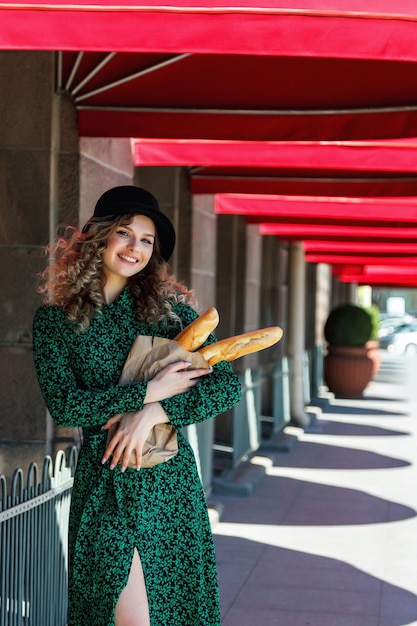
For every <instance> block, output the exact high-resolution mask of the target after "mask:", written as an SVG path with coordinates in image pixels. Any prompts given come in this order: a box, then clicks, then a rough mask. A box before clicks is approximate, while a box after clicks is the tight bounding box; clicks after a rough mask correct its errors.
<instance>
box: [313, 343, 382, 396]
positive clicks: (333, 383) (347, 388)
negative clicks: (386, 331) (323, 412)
mask: <svg viewBox="0 0 417 626" xmlns="http://www.w3.org/2000/svg"><path fill="white" fill-rule="evenodd" d="M379 366H380V354H379V347H378V342H377V341H369V342H368V343H367V344H366V345H365V346H363V347H359V348H356V347H355V348H353V347H350V346H328V352H327V354H326V356H325V357H324V380H325V382H326V385H327V386H328V388H329V390H330V391H332V392H333V393H334V395H335V396H336V397H337V398H360V397H361V396H362V394H363V392H364V390H365V389H366V387H367V386H368V384H369V383H370V382H371V380H372V379H373V378H374V377H375V375H376V373H377V371H378V369H379Z"/></svg>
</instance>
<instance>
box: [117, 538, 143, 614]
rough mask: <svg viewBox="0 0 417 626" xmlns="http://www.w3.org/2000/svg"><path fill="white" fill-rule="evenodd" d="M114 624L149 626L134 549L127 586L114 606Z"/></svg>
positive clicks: (140, 567)
mask: <svg viewBox="0 0 417 626" xmlns="http://www.w3.org/2000/svg"><path fill="white" fill-rule="evenodd" d="M114 624H115V626H150V619H149V609H148V597H147V595H146V587H145V578H144V576H143V570H142V563H141V562H140V558H139V554H138V551H137V550H136V548H135V551H134V553H133V560H132V567H131V569H130V574H129V579H128V581H127V585H126V587H125V588H124V589H123V591H122V593H121V594H120V598H119V599H118V601H117V604H116V610H115V613H114Z"/></svg>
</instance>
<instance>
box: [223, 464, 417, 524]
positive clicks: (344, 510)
mask: <svg viewBox="0 0 417 626" xmlns="http://www.w3.org/2000/svg"><path fill="white" fill-rule="evenodd" d="M216 500H217V501H218V502H221V503H222V504H223V505H224V515H223V517H222V522H226V523H242V524H273V525H278V526H279V525H285V526H288V525H292V526H338V525H342V526H345V525H351V524H382V523H388V522H395V521H400V520H406V519H410V518H413V517H416V511H415V510H414V509H412V508H411V507H408V506H405V505H402V504H398V503H396V502H392V501H390V500H386V499H384V498H379V497H377V496H373V495H371V494H368V493H365V492H363V491H360V490H358V489H350V488H346V487H334V486H331V485H324V484H320V483H317V482H308V481H303V480H298V479H295V478H287V477H282V476H280V477H275V476H267V477H265V478H264V480H263V481H262V484H261V485H260V486H259V487H258V489H257V490H256V492H255V493H254V494H252V495H251V498H250V506H248V500H246V499H244V500H242V498H240V497H236V496H217V497H216Z"/></svg>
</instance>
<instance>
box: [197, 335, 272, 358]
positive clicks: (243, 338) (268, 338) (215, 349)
mask: <svg viewBox="0 0 417 626" xmlns="http://www.w3.org/2000/svg"><path fill="white" fill-rule="evenodd" d="M282 334H283V330H282V328H280V327H279V326H270V327H269V328H260V329H259V330H252V331H251V332H248V333H244V334H243V335H236V336H235V337H228V338H227V339H222V340H221V341H217V342H216V343H212V344H210V345H209V346H204V348H200V350H199V352H200V354H201V355H202V356H203V357H204V358H205V360H206V361H207V362H208V363H209V365H216V363H218V362H219V361H234V360H235V359H238V358H240V357H241V356H244V355H245V354H250V353H251V352H258V351H259V350H264V349H265V348H269V347H270V346H273V345H274V343H278V341H279V340H280V339H281V337H282Z"/></svg>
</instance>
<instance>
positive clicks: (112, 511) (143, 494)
mask: <svg viewBox="0 0 417 626" xmlns="http://www.w3.org/2000/svg"><path fill="white" fill-rule="evenodd" d="M175 312H176V313H177V314H178V316H179V318H180V319H181V321H182V326H181V324H180V323H178V322H172V323H170V324H169V325H168V326H164V325H156V326H152V325H148V324H141V323H139V322H138V321H137V320H136V319H135V314H134V307H133V298H132V296H131V293H130V290H129V288H126V289H125V290H124V291H123V292H122V294H121V295H120V296H119V297H118V298H117V300H115V302H113V303H111V304H109V305H106V306H105V307H104V310H103V312H101V313H100V314H97V315H96V316H95V317H94V318H93V320H92V321H91V324H90V326H89V328H88V329H87V330H86V331H84V332H77V330H76V329H75V327H74V325H73V324H71V323H70V322H68V321H67V319H66V317H65V314H64V312H63V310H62V309H61V308H59V307H56V306H46V305H45V306H42V307H40V308H39V309H38V311H37V313H36V315H35V319H34V324H33V341H34V360H35V366H36V370H37V374H38V379H39V384H40V387H41V390H42V393H43V396H44V399H45V402H46V404H47V406H48V409H49V411H50V413H51V415H52V418H53V419H54V421H55V422H56V424H58V425H60V426H68V427H73V426H79V427H82V429H83V436H84V442H83V445H82V448H81V451H80V456H79V461H78V465H77V470H76V475H75V480H74V488H73V494H72V502H71V512H70V531H69V549H70V567H69V614H68V626H92V624H94V626H112V625H113V624H114V608H115V605H116V602H117V599H118V597H119V595H120V593H121V591H122V590H123V588H124V587H125V585H126V583H127V579H128V575H129V569H130V564H131V562H132V557H133V551H134V549H135V547H136V548H137V550H138V552H139V555H140V558H141V561H142V567H143V570H144V575H145V582H146V589H147V595H148V601H149V611H150V616H151V626H218V625H219V624H220V610H219V598H218V587H217V574H216V563H215V554H214V548H213V540H212V535H211V529H210V523H209V519H208V515H207V507H206V501H205V494H204V491H203V488H202V485H201V482H200V479H199V476H198V471H197V467H196V463H195V459H194V455H193V451H192V449H191V447H190V445H189V444H188V442H187V441H186V439H185V438H184V437H183V436H182V434H181V432H178V444H179V452H178V454H177V456H176V457H175V458H174V459H171V460H170V461H168V462H166V463H163V464H160V465H157V466H155V467H152V468H149V469H141V470H140V471H139V472H138V471H136V470H135V469H130V468H128V469H127V470H126V471H125V472H124V473H122V472H121V470H120V466H118V467H116V468H115V469H114V470H113V471H112V470H110V468H109V463H106V464H105V465H102V464H101V458H102V456H103V453H104V449H105V444H106V436H107V435H106V431H102V430H101V427H102V425H103V424H104V423H105V422H106V421H107V419H108V418H109V417H111V416H113V415H115V414H117V413H123V412H129V411H136V410H138V409H140V408H142V406H143V399H144V397H145V394H146V382H137V383H131V384H127V385H119V384H118V380H119V377H120V374H121V371H122V368H123V364H124V361H125V359H126V357H127V354H128V352H129V349H130V347H131V345H132V343H133V341H134V339H135V338H136V336H137V335H138V334H143V335H154V336H161V337H168V338H173V337H175V335H176V334H178V332H179V331H180V330H181V328H182V327H183V326H186V325H188V324H189V323H190V322H191V321H192V320H193V319H195V317H196V315H197V314H196V313H195V311H194V310H193V309H192V308H191V307H189V306H187V305H177V306H176V308H175ZM209 341H214V338H213V337H211V338H210V339H209ZM240 397H241V390H240V384H239V380H238V377H237V376H236V375H235V374H234V373H233V370H232V368H231V366H230V365H229V364H228V363H225V362H221V363H219V364H218V365H216V366H215V367H214V371H213V373H212V374H210V375H208V376H205V377H204V378H202V379H201V380H200V381H199V382H198V383H197V385H195V387H193V388H192V389H190V390H189V391H187V392H185V393H183V394H180V395H177V396H175V397H173V398H170V399H168V400H164V401H163V402H162V405H163V407H164V409H165V411H166V413H167V414H168V417H169V419H170V422H171V423H172V424H173V425H174V426H175V427H176V428H177V429H181V428H182V427H184V426H186V425H188V424H192V423H197V422H201V421H203V420H205V419H208V418H211V417H214V416H216V415H218V414H220V413H222V412H223V411H226V410H228V409H230V408H231V407H232V406H234V405H235V404H236V403H237V402H238V401H239V399H240Z"/></svg>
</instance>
